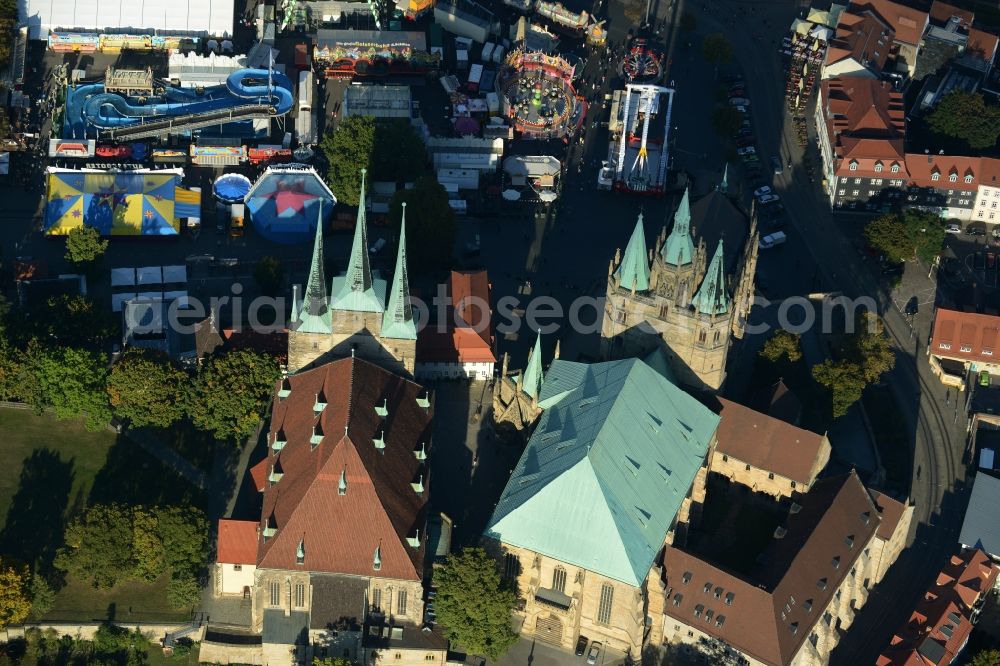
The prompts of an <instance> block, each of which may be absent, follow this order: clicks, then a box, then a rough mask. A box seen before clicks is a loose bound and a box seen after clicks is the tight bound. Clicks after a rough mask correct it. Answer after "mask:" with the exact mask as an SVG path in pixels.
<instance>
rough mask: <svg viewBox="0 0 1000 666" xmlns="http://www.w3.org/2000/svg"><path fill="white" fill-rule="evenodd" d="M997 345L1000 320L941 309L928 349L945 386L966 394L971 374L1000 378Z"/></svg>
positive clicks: (991, 316) (933, 366) (935, 369)
mask: <svg viewBox="0 0 1000 666" xmlns="http://www.w3.org/2000/svg"><path fill="white" fill-rule="evenodd" d="M998 343H1000V317H997V316H995V315H986V314H979V313H977V312H959V311H957V310H946V309H944V308H938V310H937V312H936V313H935V315H934V332H933V335H932V336H931V343H930V345H928V347H927V356H928V358H929V360H930V366H931V371H932V372H933V373H934V374H935V375H937V376H938V377H939V378H940V379H941V382H942V383H944V384H945V385H947V386H954V387H956V388H958V389H959V390H961V391H964V390H965V383H966V378H967V377H968V376H969V375H970V374H973V375H974V374H977V373H982V372H986V373H988V374H989V375H990V376H991V377H992V376H996V375H1000V364H998V362H997V360H996V354H997V352H998V351H1000V350H998V349H997V344H998Z"/></svg>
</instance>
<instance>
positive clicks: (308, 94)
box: [299, 69, 313, 111]
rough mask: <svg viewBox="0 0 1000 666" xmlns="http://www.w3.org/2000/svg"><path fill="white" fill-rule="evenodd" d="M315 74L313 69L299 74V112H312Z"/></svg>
mask: <svg viewBox="0 0 1000 666" xmlns="http://www.w3.org/2000/svg"><path fill="white" fill-rule="evenodd" d="M312 100H313V73H312V70H311V69H307V70H306V71H304V72H299V111H302V110H304V109H305V110H308V111H312V104H313V102H312Z"/></svg>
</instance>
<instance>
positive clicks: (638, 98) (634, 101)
mask: <svg viewBox="0 0 1000 666" xmlns="http://www.w3.org/2000/svg"><path fill="white" fill-rule="evenodd" d="M673 103H674V90H673V89H672V88H666V87H664V86H656V85H648V84H632V83H630V84H628V85H627V86H625V91H624V92H623V93H622V94H621V101H620V104H619V106H618V123H616V126H617V128H618V129H617V132H615V133H613V134H612V139H611V142H610V145H609V149H608V162H607V164H606V165H605V167H604V168H603V169H602V170H601V175H600V176H598V181H599V186H604V185H605V183H606V184H607V185H609V186H610V187H611V188H612V189H614V190H616V191H620V192H636V193H639V194H652V195H656V196H662V195H663V190H664V187H665V185H666V180H667V167H668V164H669V161H670V160H669V158H670V155H669V148H668V142H669V139H670V116H671V112H672V110H673ZM602 180H603V181H604V182H603V183H602V182H601V181H602ZM608 181H610V182H608Z"/></svg>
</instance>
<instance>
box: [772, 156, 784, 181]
mask: <svg viewBox="0 0 1000 666" xmlns="http://www.w3.org/2000/svg"><path fill="white" fill-rule="evenodd" d="M771 166H773V167H774V175H775V176H780V175H781V172H782V171H784V167H783V166H782V165H781V158H780V157H778V156H777V155H771Z"/></svg>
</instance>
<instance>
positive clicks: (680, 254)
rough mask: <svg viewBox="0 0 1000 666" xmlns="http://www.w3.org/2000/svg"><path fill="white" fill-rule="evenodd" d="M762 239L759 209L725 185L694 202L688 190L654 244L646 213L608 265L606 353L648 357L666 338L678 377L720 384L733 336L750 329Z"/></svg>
mask: <svg viewBox="0 0 1000 666" xmlns="http://www.w3.org/2000/svg"><path fill="white" fill-rule="evenodd" d="M696 227H697V229H696ZM696 231H698V232H701V233H700V234H696ZM713 234H714V235H715V238H714V239H711V235H713ZM727 236H728V238H727ZM706 237H709V238H706ZM707 240H714V241H715V242H714V243H713V244H712V246H711V247H708V243H707ZM727 242H729V243H731V244H732V246H733V247H732V249H730V250H729V253H730V254H728V255H727V251H726V249H725V247H724V245H725V244H726V243H727ZM757 242H758V239H757V225H756V219H755V216H753V215H750V216H748V215H746V214H745V213H744V212H743V211H741V210H740V209H739V208H737V207H736V205H735V204H734V203H733V202H732V201H731V200H730V199H729V198H728V197H726V196H725V195H724V194H723V193H722V192H719V191H714V192H712V193H710V194H708V195H706V196H705V197H703V198H702V199H700V200H698V201H697V202H695V203H694V204H693V205H692V203H691V201H690V195H689V193H688V191H687V190H685V192H684V196H683V198H682V199H681V202H680V205H679V206H678V208H677V210H676V211H675V213H674V217H673V225H672V227H671V229H670V233H669V234H667V232H666V227H664V228H663V229H662V230H661V231H660V234H659V235H658V236H657V238H656V241H655V242H654V244H653V247H652V248H648V247H647V245H646V235H645V229H644V227H643V218H642V214H640V215H639V219H638V221H637V222H636V226H635V229H634V230H633V232H632V236H631V238H630V239H629V242H628V245H627V246H626V248H625V252H624V254H623V253H622V252H621V251H620V250H619V251H617V252H616V253H615V258H614V259H613V260H612V261H611V263H610V266H609V268H608V285H607V297H606V300H605V306H604V319H603V324H602V326H601V353H602V355H603V357H604V358H606V359H615V358H622V357H627V356H642V355H645V354H647V353H649V352H650V351H652V350H653V349H655V348H656V347H657V346H659V345H663V347H664V350H665V351H666V354H667V358H668V361H669V364H670V369H671V371H672V372H673V374H674V376H675V377H676V379H677V380H678V381H680V382H681V383H683V384H685V385H688V386H690V387H692V388H695V389H698V390H710V391H717V390H718V389H719V388H721V387H722V384H723V382H724V381H725V379H726V360H727V356H728V354H729V349H730V347H731V345H732V342H733V339H739V338H742V337H743V333H744V330H745V328H746V324H747V316H748V315H749V312H750V307H751V305H752V301H753V294H754V273H755V272H756V268H757V247H758V246H757ZM709 251H711V258H709V254H708V253H709Z"/></svg>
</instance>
